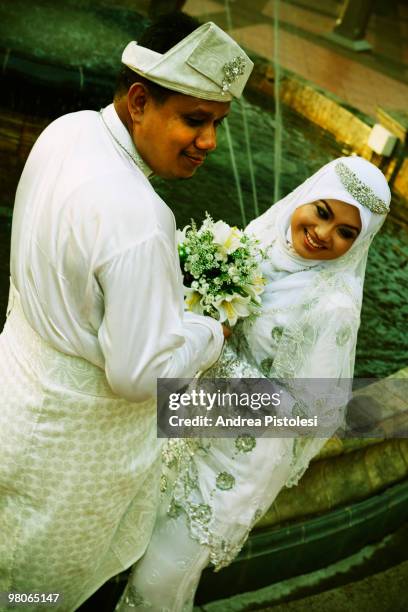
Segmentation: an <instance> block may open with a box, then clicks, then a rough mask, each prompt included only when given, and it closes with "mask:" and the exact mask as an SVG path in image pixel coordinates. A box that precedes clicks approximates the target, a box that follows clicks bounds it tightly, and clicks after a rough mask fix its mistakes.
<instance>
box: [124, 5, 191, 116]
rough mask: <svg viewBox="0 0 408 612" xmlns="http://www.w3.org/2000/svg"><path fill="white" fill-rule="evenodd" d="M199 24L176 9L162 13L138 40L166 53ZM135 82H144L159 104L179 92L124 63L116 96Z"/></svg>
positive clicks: (148, 46) (148, 47)
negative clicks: (151, 79) (144, 75)
mask: <svg viewBox="0 0 408 612" xmlns="http://www.w3.org/2000/svg"><path fill="white" fill-rule="evenodd" d="M199 25H200V23H199V22H198V21H197V19H194V17H190V16H189V15H186V14H185V13H181V12H179V11H175V12H173V13H168V14H167V15H162V16H161V17H159V19H157V20H156V21H154V22H153V23H152V24H151V25H150V26H149V27H148V28H147V29H146V30H145V31H144V32H143V34H142V36H141V37H140V39H139V40H138V41H137V42H138V44H139V45H141V46H142V47H146V48H147V49H151V50H152V51H157V53H166V51H168V50H169V49H171V48H172V47H174V45H177V43H179V42H180V41H181V40H183V38H185V37H186V36H188V35H189V34H191V32H193V31H194V30H195V29H196V28H198V27H199ZM133 83H143V85H145V87H146V88H147V89H148V90H149V93H150V94H151V96H152V98H153V99H154V101H155V102H156V103H157V104H163V103H164V102H165V101H166V100H167V98H168V97H169V96H171V95H172V94H175V93H177V92H174V91H172V90H171V89H167V88H166V87H162V86H161V85H157V84H156V83H153V82H152V81H149V80H148V79H146V78H145V77H143V76H141V75H139V74H137V72H135V71H134V70H131V69H130V68H128V67H127V66H125V65H122V66H121V69H120V71H119V74H118V78H117V81H116V88H115V98H117V97H120V96H122V95H124V94H125V93H127V92H128V90H129V87H130V86H131V85H133Z"/></svg>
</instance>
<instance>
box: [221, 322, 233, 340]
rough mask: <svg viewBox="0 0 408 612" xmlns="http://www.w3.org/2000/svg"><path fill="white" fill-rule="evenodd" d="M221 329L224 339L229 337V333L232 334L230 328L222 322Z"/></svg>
mask: <svg viewBox="0 0 408 612" xmlns="http://www.w3.org/2000/svg"><path fill="white" fill-rule="evenodd" d="M222 331H223V333H224V338H225V339H227V338H229V337H230V335H231V334H232V329H231V328H230V327H227V326H226V325H224V324H222Z"/></svg>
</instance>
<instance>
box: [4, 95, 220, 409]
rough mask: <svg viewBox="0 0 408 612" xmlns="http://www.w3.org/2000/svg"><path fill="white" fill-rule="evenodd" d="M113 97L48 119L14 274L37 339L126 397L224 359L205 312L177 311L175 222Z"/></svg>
mask: <svg viewBox="0 0 408 612" xmlns="http://www.w3.org/2000/svg"><path fill="white" fill-rule="evenodd" d="M149 174H151V171H150V169H149V168H147V166H146V165H145V164H144V163H143V161H142V160H141V159H140V157H139V156H138V154H137V151H136V149H135V146H134V144H133V141H132V139H131V137H130V135H129V133H128V131H127V129H126V128H125V126H124V125H123V124H122V122H121V121H120V119H119V117H118V115H117V114H116V111H115V109H114V106H113V104H112V105H110V106H108V107H107V108H106V109H104V111H103V113H102V115H101V114H99V113H97V112H94V111H81V112H77V113H72V114H69V115H65V116H63V117H61V118H59V119H57V120H56V121H54V122H53V123H52V124H51V125H49V126H48V128H47V129H46V130H45V131H44V132H43V134H42V135H41V136H40V137H39V139H38V141H37V142H36V144H35V145H34V148H33V150H32V152H31V154H30V156H29V158H28V161H27V163H26V166H25V168H24V172H23V175H22V177H21V180H20V183H19V186H18V190H17V196H16V202H15V210H14V217H13V231H12V245H11V277H12V280H13V282H14V284H15V286H16V287H17V289H18V291H19V293H20V296H21V302H22V306H23V310H24V313H25V315H26V317H27V319H28V321H29V323H30V325H31V326H32V327H33V329H35V330H36V331H37V332H38V333H39V334H40V336H41V337H42V338H43V339H44V340H46V341H47V342H49V343H50V344H51V345H52V346H53V347H54V348H56V349H58V350H59V351H61V352H63V353H66V354H68V355H74V356H79V357H83V358H84V359H86V360H88V361H89V362H91V363H92V364H94V365H96V366H98V367H100V368H103V369H104V370H105V373H106V376H107V379H108V382H109V385H110V386H111V388H112V390H113V391H114V393H116V394H117V395H119V396H121V397H124V398H125V399H128V400H129V401H136V402H139V401H143V400H145V399H147V398H149V397H151V396H152V395H154V392H155V388H156V379H157V378H159V377H189V376H192V375H194V374H195V373H196V372H197V371H198V370H200V369H203V368H206V367H207V366H209V365H211V363H213V362H214V361H215V360H216V359H217V358H218V356H219V353H220V350H221V346H222V342H223V335H222V329H221V326H220V324H219V323H217V322H216V321H214V320H213V319H210V318H209V317H202V316H198V315H193V314H191V313H184V312H183V291H182V277H181V272H180V268H179V264H178V256H177V248H176V240H175V220H174V216H173V214H172V212H171V211H170V209H169V208H168V207H167V206H166V204H165V203H164V202H163V200H162V199H161V198H160V197H159V196H158V195H157V194H156V193H155V191H154V190H153V188H152V186H151V185H150V183H149V180H148V178H147V176H148V175H149Z"/></svg>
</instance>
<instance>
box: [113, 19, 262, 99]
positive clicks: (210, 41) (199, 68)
mask: <svg viewBox="0 0 408 612" xmlns="http://www.w3.org/2000/svg"><path fill="white" fill-rule="evenodd" d="M122 62H123V64H125V65H126V66H127V67H128V68H130V69H131V70H134V71H135V72H137V73H138V74H140V75H141V76H144V77H145V78H146V79H149V81H153V82H154V83H157V84H158V85H161V86H162V87H166V88H167V89H172V90H173V91H178V92H180V93H182V94H186V95H189V96H194V97H196V98H203V99H204V100H215V101H218V102H229V101H231V100H232V98H233V97H235V98H239V97H240V96H241V93H242V90H243V89H244V87H245V85H246V82H247V80H248V78H249V75H250V74H251V71H252V68H253V66H254V64H253V62H252V61H251V60H250V59H249V57H248V56H247V55H246V53H245V52H244V51H243V50H242V49H241V47H240V46H239V45H238V44H237V43H236V42H235V41H234V40H232V38H231V37H230V36H228V34H226V33H225V32H224V31H223V30H221V28H219V27H218V26H216V25H215V24H214V23H212V22H208V23H204V24H203V25H202V26H200V27H199V28H197V29H196V30H194V32H191V34H189V35H188V36H186V38H183V40H181V41H180V42H179V43H177V45H175V46H174V47H172V48H171V49H169V50H168V51H167V52H166V53H163V54H161V53H157V52H156V51H152V50H151V49H146V48H145V47H141V46H140V45H138V44H137V43H136V42H135V41H132V42H130V43H129V44H128V45H127V46H126V48H125V50H124V51H123V54H122Z"/></svg>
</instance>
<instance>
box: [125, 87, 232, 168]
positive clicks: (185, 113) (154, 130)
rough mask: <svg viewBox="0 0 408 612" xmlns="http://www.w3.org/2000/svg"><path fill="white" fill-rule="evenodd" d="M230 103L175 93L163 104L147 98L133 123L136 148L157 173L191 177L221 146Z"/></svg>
mask: <svg viewBox="0 0 408 612" xmlns="http://www.w3.org/2000/svg"><path fill="white" fill-rule="evenodd" d="M229 109H230V103H229V102H215V101H209V100H201V99H199V98H194V97H191V96H186V95H183V94H172V95H170V96H169V97H168V98H167V99H166V100H165V101H164V102H162V103H159V102H157V101H155V100H154V99H153V98H152V97H151V96H149V95H147V97H146V100H145V103H144V105H143V111H142V113H141V114H140V115H139V116H138V118H137V122H134V123H133V128H134V130H133V137H134V140H135V143H136V147H137V149H138V151H139V153H140V155H141V156H142V157H143V159H144V160H145V162H146V163H147V164H148V165H149V166H150V168H151V169H152V170H153V172H154V173H155V174H157V175H158V176H161V177H163V178H167V179H176V178H189V177H191V176H193V174H194V173H195V171H196V170H197V168H199V167H200V166H201V165H202V164H203V163H204V161H205V159H206V157H207V155H208V154H209V153H211V152H212V151H214V149H215V148H216V146H217V128H218V126H219V125H220V124H221V122H222V120H223V119H224V117H226V116H227V114H228V112H229Z"/></svg>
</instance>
